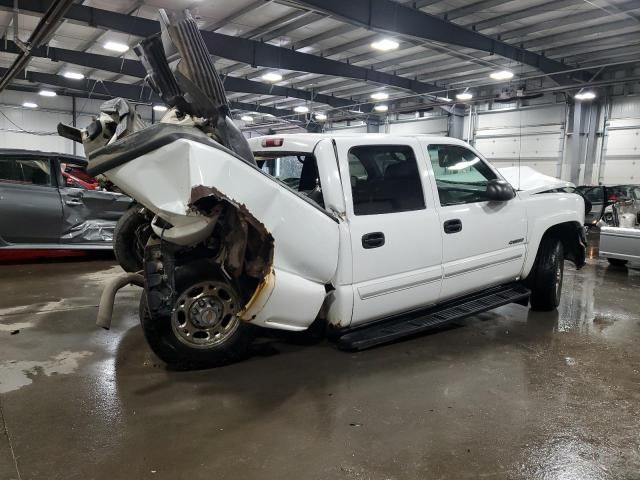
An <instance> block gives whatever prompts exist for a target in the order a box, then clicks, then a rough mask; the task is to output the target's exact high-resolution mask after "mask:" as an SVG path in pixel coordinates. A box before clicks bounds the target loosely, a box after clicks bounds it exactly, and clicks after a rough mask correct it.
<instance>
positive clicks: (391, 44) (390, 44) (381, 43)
mask: <svg viewBox="0 0 640 480" xmlns="http://www.w3.org/2000/svg"><path fill="white" fill-rule="evenodd" d="M399 46H400V44H399V43H398V42H396V41H395V40H391V39H390V38H383V39H382V40H378V41H377V42H373V43H372V44H371V48H375V49H376V50H381V51H383V52H388V51H389V50H395V49H396V48H398V47H399Z"/></svg>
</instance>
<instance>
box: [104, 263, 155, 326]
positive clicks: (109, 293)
mask: <svg viewBox="0 0 640 480" xmlns="http://www.w3.org/2000/svg"><path fill="white" fill-rule="evenodd" d="M127 285H136V286H138V287H144V277H143V276H142V275H141V274H140V273H125V274H123V275H120V276H119V277H116V278H114V279H113V280H111V281H110V282H109V283H107V286H106V287H105V289H104V290H103V291H102V296H101V297H100V305H99V306H98V319H97V320H96V325H97V326H99V327H102V328H104V329H105V330H109V329H110V328H111V319H112V317H113V304H114V303H115V300H116V293H117V292H118V290H120V289H121V288H122V287H126V286H127Z"/></svg>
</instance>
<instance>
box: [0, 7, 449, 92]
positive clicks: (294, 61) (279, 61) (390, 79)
mask: <svg viewBox="0 0 640 480" xmlns="http://www.w3.org/2000/svg"><path fill="white" fill-rule="evenodd" d="M0 8H5V9H11V8H13V0H0ZM20 8H21V9H22V10H26V11H31V12H37V13H43V12H44V11H46V5H45V4H44V2H42V1H40V0H21V1H20ZM414 11H415V10H414ZM65 18H67V19H68V20H72V21H76V22H80V23H83V24H87V25H91V26H94V27H102V28H108V29H110V30H114V31H118V32H123V33H128V34H131V35H135V36H138V37H149V36H151V35H154V34H156V33H158V32H159V31H160V25H159V23H158V22H156V21H155V20H150V19H148V18H142V17H131V16H129V15H124V14H121V13H117V12H112V11H109V10H101V9H98V8H93V7H87V6H84V5H77V4H76V5H72V6H71V8H70V9H69V10H68V11H67V13H66V15H65ZM201 33H202V37H203V39H204V41H205V44H206V45H207V48H208V49H209V53H211V54H212V55H216V56H219V57H223V58H228V59H231V60H235V61H238V62H242V63H246V64H248V65H255V66H257V65H260V66H264V67H270V68H281V69H286V70H296V71H301V72H309V73H318V74H323V75H333V76H337V77H345V78H353V79H357V80H365V81H370V82H375V83H380V84H384V85H391V86H395V87H398V88H403V89H405V90H411V91H413V92H417V93H427V92H430V91H434V90H436V89H437V88H436V87H435V86H433V85H429V84H426V83H422V82H416V81H414V80H411V79H409V78H404V77H399V76H397V75H391V74H388V73H382V72H376V71H375V70H370V69H367V68H363V67H357V66H354V65H349V64H347V63H344V62H338V61H336V60H329V59H326V58H321V57H318V56H315V55H310V54H307V53H300V52H296V51H294V50H290V49H288V48H283V47H277V46H275V45H270V44H268V43H262V42H259V41H255V40H249V39H244V38H236V37H231V36H228V35H222V34H220V33H215V32H207V31H201Z"/></svg>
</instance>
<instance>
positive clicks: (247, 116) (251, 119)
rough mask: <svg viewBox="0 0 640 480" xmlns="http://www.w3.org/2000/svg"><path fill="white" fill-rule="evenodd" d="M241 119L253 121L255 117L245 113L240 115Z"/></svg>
mask: <svg viewBox="0 0 640 480" xmlns="http://www.w3.org/2000/svg"><path fill="white" fill-rule="evenodd" d="M240 120H242V121H243V122H253V117H250V116H249V115H243V116H241V117H240Z"/></svg>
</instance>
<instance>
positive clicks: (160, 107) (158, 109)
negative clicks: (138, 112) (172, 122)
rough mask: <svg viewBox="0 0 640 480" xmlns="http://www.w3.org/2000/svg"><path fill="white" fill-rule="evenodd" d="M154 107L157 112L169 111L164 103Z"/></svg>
mask: <svg viewBox="0 0 640 480" xmlns="http://www.w3.org/2000/svg"><path fill="white" fill-rule="evenodd" d="M153 109H154V110H155V111H156V112H166V111H167V107H165V106H164V105H154V106H153Z"/></svg>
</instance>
